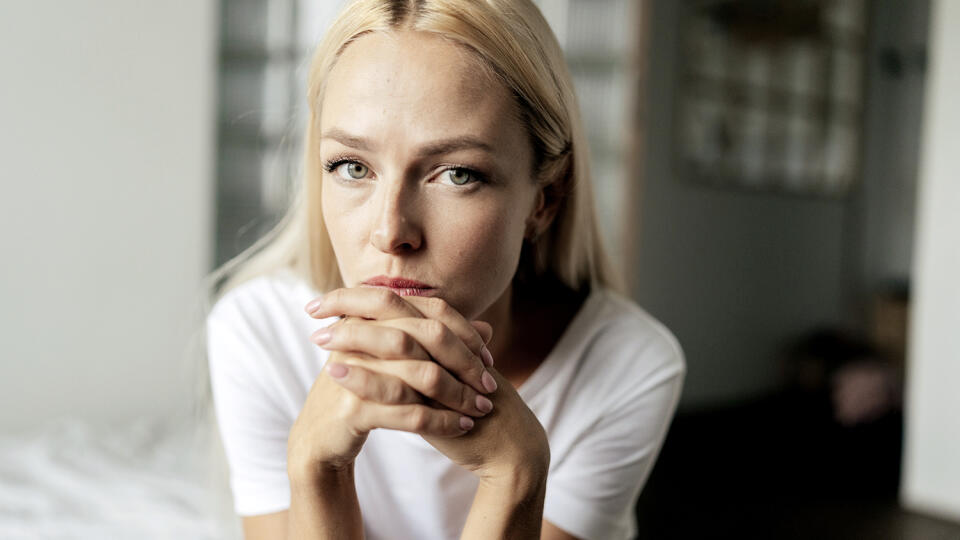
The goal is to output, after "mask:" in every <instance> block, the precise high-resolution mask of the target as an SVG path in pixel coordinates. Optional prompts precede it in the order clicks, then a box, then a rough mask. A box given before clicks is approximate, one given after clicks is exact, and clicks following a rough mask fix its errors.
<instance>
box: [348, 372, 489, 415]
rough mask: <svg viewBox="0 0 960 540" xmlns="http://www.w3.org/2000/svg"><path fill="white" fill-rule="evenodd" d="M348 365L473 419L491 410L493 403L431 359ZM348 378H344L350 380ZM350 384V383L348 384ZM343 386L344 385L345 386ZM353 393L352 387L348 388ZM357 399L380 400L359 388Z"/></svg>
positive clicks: (356, 392) (430, 402)
mask: <svg viewBox="0 0 960 540" xmlns="http://www.w3.org/2000/svg"><path fill="white" fill-rule="evenodd" d="M346 362H347V363H349V364H350V365H351V366H352V365H357V366H359V367H361V368H364V369H366V370H369V371H371V372H374V373H381V374H384V376H385V377H393V378H395V379H397V380H398V381H402V384H404V385H406V386H408V387H409V388H411V389H412V390H414V391H415V392H416V393H417V395H419V396H423V397H424V398H426V402H427V403H429V404H435V405H436V406H439V407H443V408H448V409H451V410H454V411H459V412H461V413H463V414H467V415H470V416H474V417H480V416H484V415H486V414H488V413H489V412H490V411H492V410H493V402H492V401H490V400H489V399H488V398H487V397H485V396H482V395H480V394H479V393H478V392H477V391H476V390H474V389H473V388H470V387H469V386H467V385H465V384H463V383H462V382H460V381H459V380H457V379H456V377H454V376H453V375H451V374H450V372H449V371H447V370H446V369H444V368H442V367H441V366H440V365H438V364H437V363H435V362H433V361H432V360H382V359H378V358H366V359H362V358H349V359H347V360H346ZM349 378H350V376H349V375H348V376H347V377H345V378H344V380H346V379H349ZM350 384H351V385H352V384H353V382H352V381H350ZM357 384H360V383H357ZM345 386H346V385H345ZM350 389H351V390H353V386H350ZM354 393H355V394H357V395H358V396H360V397H363V398H364V399H368V400H371V401H380V402H381V403H388V402H386V401H381V400H380V399H379V398H377V397H376V395H374V394H370V393H368V392H367V391H366V390H363V389H360V390H357V391H354Z"/></svg>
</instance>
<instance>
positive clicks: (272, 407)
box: [207, 272, 685, 539]
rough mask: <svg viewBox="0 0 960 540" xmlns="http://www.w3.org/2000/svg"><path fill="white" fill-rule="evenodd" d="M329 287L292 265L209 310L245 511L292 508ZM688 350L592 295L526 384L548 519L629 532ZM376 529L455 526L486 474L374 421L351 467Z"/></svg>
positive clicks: (603, 295) (400, 533)
mask: <svg viewBox="0 0 960 540" xmlns="http://www.w3.org/2000/svg"><path fill="white" fill-rule="evenodd" d="M317 296H319V293H318V292H316V291H315V290H313V289H312V288H311V287H310V286H309V285H307V284H306V283H305V282H303V281H302V280H299V279H298V278H295V277H294V276H293V275H292V274H289V273H286V272H284V273H278V274H275V275H272V276H262V277H258V278H255V279H253V280H250V281H248V282H245V283H243V284H241V285H240V286H239V287H237V288H235V289H233V290H231V291H229V292H228V293H227V294H226V295H224V296H223V297H222V298H221V299H220V300H219V301H218V302H217V304H216V305H215V306H214V308H213V310H212V311H211V313H210V315H209V316H208V318H207V332H208V334H207V339H208V354H209V362H210V373H211V381H212V388H213V397H214V405H215V409H216V413H217V419H218V423H219V427H220V433H221V436H222V438H223V444H224V449H225V451H226V456H227V460H228V463H229V466H230V483H231V488H232V491H233V496H234V507H235V510H236V512H237V513H238V514H239V515H241V516H249V515H257V514H266V513H271V512H277V511H280V510H284V509H287V508H288V507H289V505H290V487H289V483H288V479H287V472H286V451H287V436H288V433H289V430H290V428H291V426H292V425H293V422H294V420H295V419H296V418H297V416H298V415H299V413H300V409H301V407H302V406H303V403H304V402H305V401H306V397H307V394H308V392H309V391H310V388H311V386H312V385H313V381H314V379H315V378H316V377H317V376H318V375H319V374H320V371H321V369H322V368H323V365H324V362H325V361H326V359H327V356H328V354H329V353H327V352H326V351H324V350H323V349H320V348H319V347H318V346H316V345H314V344H313V343H312V342H310V341H309V339H308V338H309V336H310V334H312V333H313V332H314V331H315V330H317V329H318V328H320V327H323V326H326V325H328V324H331V323H332V322H333V321H334V320H336V319H335V318H330V319H325V320H316V319H312V318H311V317H309V316H308V315H307V314H306V313H305V312H304V309H303V306H304V305H306V303H307V302H309V301H310V300H312V299H313V298H315V297H317ZM684 372H685V365H684V359H683V353H682V351H681V349H680V347H679V345H678V343H677V341H676V339H675V338H674V337H673V335H672V334H671V333H670V332H669V330H667V329H666V328H665V327H664V326H663V325H661V324H660V323H659V322H657V321H656V320H655V319H653V318H652V317H651V316H650V315H648V314H647V313H646V312H645V311H643V310H642V309H641V308H639V307H638V306H637V305H636V304H634V303H633V302H631V301H629V300H627V299H626V298H624V297H622V296H619V295H616V294H614V293H612V292H610V291H607V290H602V289H595V290H594V291H592V292H591V293H590V295H589V296H588V297H587V299H586V301H585V302H584V304H583V306H582V307H581V309H580V311H579V312H578V313H577V314H576V316H575V317H574V319H573V320H572V321H571V323H570V325H569V326H568V327H567V329H566V330H565V332H564V333H563V335H562V336H561V338H560V340H559V342H558V343H557V344H556V346H555V347H554V349H553V350H552V351H551V352H550V354H549V355H548V356H547V358H546V359H545V360H544V362H543V363H542V364H541V365H540V366H539V367H538V368H537V370H536V371H535V372H534V373H533V374H532V375H531V376H530V377H529V378H528V379H527V380H526V381H525V382H524V383H523V384H522V385H521V387H520V388H519V389H518V391H519V393H520V396H521V397H522V398H523V399H524V401H525V402H526V403H527V406H529V407H530V409H531V410H532V411H533V412H534V414H536V416H537V418H538V419H539V420H540V423H541V424H543V427H544V429H545V430H546V432H547V436H548V438H549V441H550V455H551V460H550V470H549V476H548V477H547V492H546V500H545V503H544V518H545V519H547V520H548V521H550V522H552V523H553V524H555V525H557V526H558V527H560V528H561V529H564V530H566V531H568V532H569V533H571V534H573V535H576V536H578V537H582V538H598V539H599V538H602V539H613V538H630V537H633V536H634V535H635V534H636V523H635V517H634V505H635V504H636V500H637V497H638V496H639V493H640V488H641V486H642V485H643V483H644V482H645V481H646V479H647V476H648V475H649V473H650V470H651V469H652V467H653V464H654V461H655V460H656V457H657V453H658V452H659V450H660V446H661V444H662V442H663V439H664V436H665V435H666V431H667V427H668V426H669V423H670V419H671V417H672V416H673V412H674V410H675V408H676V405H677V401H678V399H679V396H680V389H681V386H682V384H683V376H684ZM355 478H356V487H357V495H358V497H359V501H360V508H361V511H362V514H363V522H364V527H365V529H366V536H367V538H371V539H379V538H390V539H404V538H410V539H433V538H457V537H459V535H460V532H461V529H462V528H463V524H464V523H465V522H466V516H467V513H468V511H469V508H470V504H471V503H472V501H473V495H474V493H475V491H476V488H477V480H476V479H475V477H474V476H473V475H472V474H471V473H470V472H468V471H467V470H465V469H462V468H460V467H458V466H457V465H454V464H453V463H451V462H450V461H449V460H448V459H447V458H446V457H445V456H444V455H443V454H441V453H439V452H438V451H437V450H435V449H434V448H433V447H432V446H430V445H429V444H428V443H427V442H426V441H424V440H423V439H422V438H421V437H420V436H419V435H416V434H412V433H406V432H401V431H392V430H386V429H378V430H374V431H373V432H371V433H370V436H369V437H368V439H367V441H366V444H364V446H363V450H362V451H361V452H360V454H359V456H358V457H357V461H356V466H355Z"/></svg>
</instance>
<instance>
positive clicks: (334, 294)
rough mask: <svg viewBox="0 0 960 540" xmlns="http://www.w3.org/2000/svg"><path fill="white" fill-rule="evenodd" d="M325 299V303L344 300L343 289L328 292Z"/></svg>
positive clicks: (336, 302) (335, 302)
mask: <svg viewBox="0 0 960 540" xmlns="http://www.w3.org/2000/svg"><path fill="white" fill-rule="evenodd" d="M325 299H326V302H325V303H328V304H339V303H340V302H341V301H342V300H343V289H334V290H332V291H330V292H328V293H327V295H326V297H325Z"/></svg>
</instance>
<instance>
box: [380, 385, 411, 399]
mask: <svg viewBox="0 0 960 540" xmlns="http://www.w3.org/2000/svg"><path fill="white" fill-rule="evenodd" d="M405 396H406V392H405V391H404V388H403V385H401V384H389V385H387V387H386V389H385V390H384V401H385V402H386V403H391V404H397V403H403V402H404V401H406V400H405V399H404V397H405Z"/></svg>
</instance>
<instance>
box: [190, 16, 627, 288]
mask: <svg viewBox="0 0 960 540" xmlns="http://www.w3.org/2000/svg"><path fill="white" fill-rule="evenodd" d="M397 29H405V30H414V31H422V32H431V33H434V34H438V35H441V36H443V37H444V38H446V39H449V40H451V41H452V42H455V43H457V44H460V45H462V46H463V47H465V48H466V49H467V50H469V51H471V52H473V53H474V54H476V55H477V56H478V57H479V58H480V59H482V60H483V62H484V65H486V66H488V67H489V68H490V69H491V71H492V72H493V73H494V74H495V75H496V76H497V77H499V79H500V80H501V81H502V82H503V83H504V84H505V85H506V87H507V88H508V89H509V90H510V91H511V92H512V93H513V94H514V96H515V98H516V100H517V104H518V105H519V109H520V111H521V113H522V118H523V121H524V124H525V126H526V128H527V130H528V132H529V135H530V140H531V143H532V145H533V150H534V156H535V170H534V172H535V181H537V182H539V183H541V185H543V186H544V189H545V194H546V196H547V199H548V201H547V202H548V204H549V203H551V202H554V203H556V204H557V208H558V210H557V213H556V217H555V219H554V221H553V223H552V224H551V226H550V227H549V228H548V229H547V230H546V231H544V232H543V233H542V234H541V235H540V236H538V237H537V238H535V239H533V240H531V241H527V242H525V243H524V248H523V253H522V254H521V264H520V268H519V269H518V273H517V278H518V279H523V280H527V279H538V278H541V277H545V276H549V275H551V274H552V276H553V277H555V278H557V279H559V280H560V281H561V282H563V283H564V284H566V285H567V286H569V287H571V288H573V289H580V288H581V287H582V286H583V285H585V284H587V285H591V286H593V285H601V286H605V287H608V288H613V289H617V290H622V285H621V281H620V278H619V276H616V274H615V272H614V271H613V269H612V267H611V265H610V263H609V262H608V259H607V257H606V254H605V252H604V250H603V247H602V240H601V236H600V230H599V227H598V224H597V218H596V209H595V207H594V195H593V187H592V179H591V172H590V156H589V147H588V144H587V139H586V136H585V132H584V128H583V125H582V120H581V117H580V112H579V106H578V104H577V99H576V95H575V93H574V88H573V81H572V78H571V76H570V72H569V70H568V68H567V65H566V63H565V61H564V59H563V52H562V50H561V48H560V45H559V43H558V42H557V39H556V37H555V36H554V34H553V32H552V31H551V30H550V27H549V25H548V24H547V22H546V20H545V19H544V18H543V16H542V14H541V13H540V10H539V9H538V8H537V7H536V6H535V5H534V4H533V3H532V2H531V1H530V0H480V1H477V0H473V1H470V0H356V1H354V2H352V3H350V4H349V5H348V6H347V7H346V8H345V9H344V10H343V11H342V12H341V14H340V16H339V17H338V18H337V19H336V21H334V22H333V24H332V26H331V27H330V29H329V30H328V31H327V33H326V34H325V37H324V38H323V40H322V41H321V43H320V44H319V46H318V47H317V50H316V52H315V54H314V56H313V59H312V62H311V64H310V70H309V78H308V90H307V101H308V105H309V111H310V116H309V118H308V121H307V125H306V134H305V137H304V156H303V160H304V161H303V181H302V183H301V185H300V186H299V188H298V190H297V194H296V196H295V199H294V201H293V203H292V204H291V206H290V208H289V209H288V211H287V213H286V214H285V215H284V217H283V219H282V220H281V221H280V222H279V223H278V224H277V225H276V226H275V227H274V228H273V229H272V230H271V231H270V232H269V233H267V234H266V235H265V236H264V237H263V238H261V239H260V240H259V241H257V242H256V243H254V244H253V245H252V246H251V247H249V248H248V249H246V250H245V251H243V252H242V253H240V254H239V255H237V256H236V257H234V258H233V259H231V260H230V261H228V262H226V263H225V264H224V265H222V266H221V267H220V268H218V269H216V270H215V271H214V272H213V273H212V274H210V276H208V283H209V286H210V292H211V297H210V299H209V302H210V303H211V304H212V303H213V302H214V301H215V299H216V298H217V297H219V296H220V295H222V294H224V293H225V292H226V291H228V290H230V289H232V288H234V287H236V286H237V285H239V284H240V283H243V282H244V281H247V280H249V279H252V278H254V277H257V276H260V275H263V274H268V273H271V272H273V271H276V270H280V269H286V270H289V271H292V273H293V274H295V275H296V276H298V277H300V278H302V279H303V280H305V281H306V282H307V283H309V284H311V285H312V286H313V287H314V288H315V289H316V290H318V291H327V290H330V289H334V288H337V287H340V286H342V280H341V277H340V271H339V268H338V266H337V261H336V257H335V256H334V252H333V248H332V246H331V243H330V238H329V236H328V234H327V231H326V227H325V226H324V223H323V216H322V214H321V204H320V196H321V194H320V184H321V173H322V166H321V163H320V157H319V152H318V151H317V149H318V145H319V141H318V138H317V137H318V133H317V129H318V127H319V126H318V124H319V118H320V105H321V102H322V98H323V92H324V87H325V83H326V78H327V75H328V74H329V73H330V70H331V69H332V68H333V65H334V63H335V62H336V61H337V59H338V58H339V56H340V54H341V53H342V52H343V50H344V49H345V48H346V47H347V46H348V45H349V44H350V43H351V42H353V41H354V40H355V39H357V38H358V37H360V36H361V35H363V34H366V33H368V32H374V31H390V30H397Z"/></svg>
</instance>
